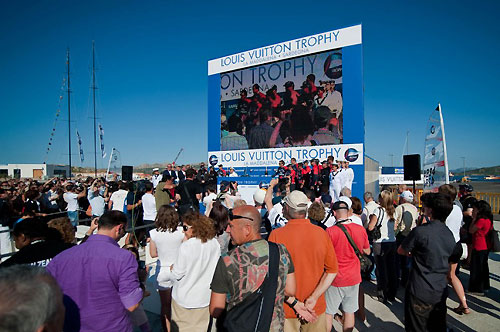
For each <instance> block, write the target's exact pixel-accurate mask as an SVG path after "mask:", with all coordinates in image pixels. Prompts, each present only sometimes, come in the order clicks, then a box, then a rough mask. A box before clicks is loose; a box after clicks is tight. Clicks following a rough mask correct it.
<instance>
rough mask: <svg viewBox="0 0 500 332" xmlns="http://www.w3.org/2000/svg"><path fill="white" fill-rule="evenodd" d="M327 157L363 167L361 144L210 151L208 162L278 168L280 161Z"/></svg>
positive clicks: (211, 163) (227, 165)
mask: <svg viewBox="0 0 500 332" xmlns="http://www.w3.org/2000/svg"><path fill="white" fill-rule="evenodd" d="M329 156H332V157H333V159H334V160H336V161H337V160H340V161H349V163H350V164H351V165H363V144H341V145H322V146H303V147H290V148H274V149H258V150H236V151H210V152H208V162H209V163H210V165H212V166H215V165H220V164H222V165H223V167H272V166H278V165H279V161H280V160H283V161H284V162H285V164H289V163H290V162H291V159H292V158H295V159H296V160H297V162H302V161H305V160H311V159H319V160H320V161H322V160H326V159H327V158H328V157H329Z"/></svg>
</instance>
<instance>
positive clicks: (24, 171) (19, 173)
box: [0, 164, 69, 180]
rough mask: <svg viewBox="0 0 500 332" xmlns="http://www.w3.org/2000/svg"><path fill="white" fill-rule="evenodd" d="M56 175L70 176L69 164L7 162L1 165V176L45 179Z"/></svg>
mask: <svg viewBox="0 0 500 332" xmlns="http://www.w3.org/2000/svg"><path fill="white" fill-rule="evenodd" d="M54 176H66V177H67V176H69V167H68V166H67V165H51V164H49V165H47V164H7V165H0V178H6V177H11V178H16V179H20V178H32V179H37V180H39V179H44V178H51V177H54Z"/></svg>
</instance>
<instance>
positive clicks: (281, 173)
mask: <svg viewBox="0 0 500 332" xmlns="http://www.w3.org/2000/svg"><path fill="white" fill-rule="evenodd" d="M286 175H287V168H286V166H285V162H284V161H283V160H280V161H279V167H278V169H277V170H276V172H275V173H274V175H273V177H278V179H280V180H283V179H284V178H285V177H286Z"/></svg>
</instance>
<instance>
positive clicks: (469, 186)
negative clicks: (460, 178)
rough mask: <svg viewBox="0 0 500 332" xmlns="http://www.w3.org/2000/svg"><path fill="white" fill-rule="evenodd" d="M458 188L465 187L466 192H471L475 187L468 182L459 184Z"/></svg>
mask: <svg viewBox="0 0 500 332" xmlns="http://www.w3.org/2000/svg"><path fill="white" fill-rule="evenodd" d="M458 188H460V189H464V190H465V191H466V192H469V193H471V192H473V191H474V188H473V187H472V186H471V185H470V184H468V183H462V184H459V185H458Z"/></svg>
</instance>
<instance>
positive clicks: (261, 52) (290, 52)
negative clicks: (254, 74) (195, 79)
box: [208, 25, 361, 75]
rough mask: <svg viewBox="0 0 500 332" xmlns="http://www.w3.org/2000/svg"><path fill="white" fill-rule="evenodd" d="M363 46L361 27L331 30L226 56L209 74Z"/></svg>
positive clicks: (212, 62)
mask: <svg viewBox="0 0 500 332" xmlns="http://www.w3.org/2000/svg"><path fill="white" fill-rule="evenodd" d="M358 44H361V25H355V26H352V27H348V28H344V29H338V30H332V31H328V32H324V33H319V34H317V35H313V36H307V37H302V38H298V39H294V40H289V41H286V42H281V43H277V44H274V45H269V46H264V47H261V48H257V49H253V50H249V51H244V52H240V53H236V54H233V55H229V56H224V57H222V58H219V59H214V60H210V61H209V62H208V75H213V74H219V73H222V72H228V71H233V70H237V69H241V68H245V67H251V66H255V65H260V64H265V63H269V62H275V61H279V60H284V59H289V58H295V57H298V56H303V55H307V54H313V53H318V52H323V51H327V50H331V49H336V48H342V47H346V46H351V45H358Z"/></svg>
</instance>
